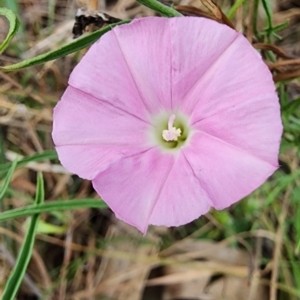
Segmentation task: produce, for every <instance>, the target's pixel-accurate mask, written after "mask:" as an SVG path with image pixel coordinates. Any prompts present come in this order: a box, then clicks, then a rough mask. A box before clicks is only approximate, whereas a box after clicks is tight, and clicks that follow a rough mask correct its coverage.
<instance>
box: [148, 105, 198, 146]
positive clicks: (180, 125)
mask: <svg viewBox="0 0 300 300" xmlns="http://www.w3.org/2000/svg"><path fill="white" fill-rule="evenodd" d="M151 123H152V125H153V126H152V127H151V128H149V129H150V130H149V138H150V140H149V141H150V143H151V144H152V145H153V144H154V145H156V146H158V147H159V148H160V149H161V150H163V151H167V152H177V151H179V150H180V149H181V148H182V147H183V146H186V145H187V143H188V141H189V139H190V137H191V135H192V132H193V130H192V128H191V126H190V124H189V120H188V117H187V116H185V115H184V114H182V113H181V112H179V111H177V112H176V114H175V113H173V112H166V111H165V112H161V113H159V114H157V115H156V116H153V118H152V120H151Z"/></svg>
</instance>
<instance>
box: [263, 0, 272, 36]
mask: <svg viewBox="0 0 300 300" xmlns="http://www.w3.org/2000/svg"><path fill="white" fill-rule="evenodd" d="M261 1H262V5H263V8H264V10H265V12H266V15H267V26H268V27H267V31H268V30H271V29H272V28H273V20H272V14H273V12H272V5H271V3H270V1H269V0H261Z"/></svg>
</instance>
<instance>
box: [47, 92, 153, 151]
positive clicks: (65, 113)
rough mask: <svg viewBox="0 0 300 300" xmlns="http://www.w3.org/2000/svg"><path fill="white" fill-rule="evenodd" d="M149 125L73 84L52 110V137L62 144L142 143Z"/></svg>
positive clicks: (138, 144) (144, 141)
mask: <svg viewBox="0 0 300 300" xmlns="http://www.w3.org/2000/svg"><path fill="white" fill-rule="evenodd" d="M150 126H151V125H149V124H148V123H146V122H145V121H143V120H141V119H139V118H138V117H136V116H134V115H132V114H130V113H129V112H126V111H123V110H121V109H119V108H116V107H114V106H113V105H111V104H110V103H107V102H105V101H101V100H99V99H96V98H94V97H92V96H91V95H89V94H86V93H83V92H81V91H79V90H77V89H74V88H73V87H68V88H67V90H66V91H65V93H64V95H63V97H62V100H61V101H60V102H59V103H58V104H57V106H56V107H55V109H54V122H53V134H52V136H53V140H54V143H55V144H56V145H57V146H64V145H74V144H81V145H103V146H105V145H108V146H113V145H116V146H121V145H125V146H128V145H131V147H134V146H138V147H141V146H145V145H146V143H147V139H148V135H147V130H148V128H149V127H150Z"/></svg>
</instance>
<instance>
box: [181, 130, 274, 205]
mask: <svg viewBox="0 0 300 300" xmlns="http://www.w3.org/2000/svg"><path fill="white" fill-rule="evenodd" d="M183 153H184V155H185V157H186V159H187V161H188V162H189V163H190V165H191V167H192V169H193V171H194V174H195V176H196V177H197V178H198V179H199V182H200V184H201V186H202V188H203V189H204V190H205V191H206V192H207V194H208V196H209V198H210V200H211V202H212V203H213V206H214V207H215V208H216V209H223V208H225V207H228V206H229V205H231V204H233V203H235V202H236V201H238V200H240V199H241V198H243V197H245V196H247V195H248V194H250V193H251V192H252V191H253V190H255V189H256V188H258V187H259V186H260V185H261V184H262V183H263V182H264V181H265V180H266V179H267V178H268V177H269V176H270V175H271V174H272V173H273V172H274V171H275V170H276V169H277V165H272V164H270V163H268V162H265V161H263V160H262V159H259V158H257V157H255V156H252V155H251V154H248V153H247V152H245V151H243V150H240V149H238V148H235V147H234V146H232V145H229V144H227V143H226V142H224V141H222V140H219V139H218V138H216V137H213V136H210V135H208V134H206V133H204V132H197V133H195V134H194V136H193V137H192V138H191V141H190V145H189V147H186V148H184V149H183Z"/></svg>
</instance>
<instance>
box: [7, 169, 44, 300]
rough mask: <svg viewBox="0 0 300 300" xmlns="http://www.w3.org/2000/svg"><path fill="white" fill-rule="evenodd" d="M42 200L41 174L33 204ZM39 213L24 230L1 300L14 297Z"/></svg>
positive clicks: (10, 299) (20, 280)
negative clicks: (18, 251) (19, 248)
mask: <svg viewBox="0 0 300 300" xmlns="http://www.w3.org/2000/svg"><path fill="white" fill-rule="evenodd" d="M43 201H44V184H43V177H42V175H41V174H39V175H38V180H37V189H36V198H35V205H39V204H42V203H43ZM38 218H39V214H35V215H33V216H32V218H31V221H30V224H29V227H28V230H27V232H26V236H25V239H24V243H23V245H22V247H21V250H20V253H19V256H18V258H17V261H16V265H15V267H14V269H13V270H12V273H11V275H10V276H9V278H8V281H7V283H6V285H5V288H4V292H3V295H2V300H12V299H15V297H16V295H17V292H18V290H19V287H20V285H21V283H22V280H23V277H24V275H25V272H26V269H27V266H28V263H29V261H30V258H31V254H32V250H33V246H34V240H35V234H36V228H37V223H38Z"/></svg>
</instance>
